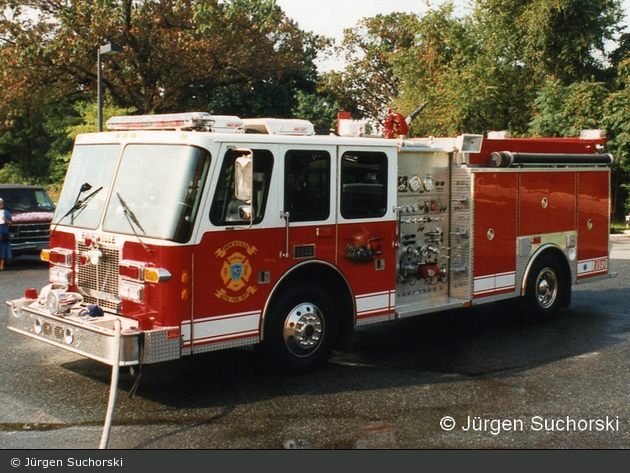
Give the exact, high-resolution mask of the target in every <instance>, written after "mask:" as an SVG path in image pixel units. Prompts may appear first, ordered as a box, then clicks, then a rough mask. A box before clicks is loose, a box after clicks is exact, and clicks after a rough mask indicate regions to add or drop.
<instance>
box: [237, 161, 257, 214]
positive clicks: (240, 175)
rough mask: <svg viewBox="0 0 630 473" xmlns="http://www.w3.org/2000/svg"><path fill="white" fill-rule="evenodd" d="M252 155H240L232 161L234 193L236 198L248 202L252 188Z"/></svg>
mask: <svg viewBox="0 0 630 473" xmlns="http://www.w3.org/2000/svg"><path fill="white" fill-rule="evenodd" d="M253 157H254V156H253V155H252V154H251V153H250V154H247V155H244V156H240V157H238V158H236V162H235V163H234V195H235V197H236V198H237V199H238V200H242V201H243V202H248V203H250V204H251V202H252V189H253V172H252V167H253ZM239 212H240V209H239Z"/></svg>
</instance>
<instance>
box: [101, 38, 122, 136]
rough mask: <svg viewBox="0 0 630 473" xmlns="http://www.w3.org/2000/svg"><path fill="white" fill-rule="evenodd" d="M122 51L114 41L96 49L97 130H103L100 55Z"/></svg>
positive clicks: (109, 54)
mask: <svg viewBox="0 0 630 473" xmlns="http://www.w3.org/2000/svg"><path fill="white" fill-rule="evenodd" d="M121 51H122V46H120V45H118V44H114V43H107V44H105V45H103V46H101V47H100V48H99V49H98V57H97V63H98V66H97V68H98V72H97V77H98V78H97V80H98V84H97V88H98V131H103V72H102V66H101V56H111V55H113V54H116V53H119V52H121Z"/></svg>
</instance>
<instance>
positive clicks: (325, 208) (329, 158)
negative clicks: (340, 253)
mask: <svg viewBox="0 0 630 473" xmlns="http://www.w3.org/2000/svg"><path fill="white" fill-rule="evenodd" d="M335 156H336V148H335V147H334V146H321V145H320V146H314V145H301V144H287V145H286V147H285V148H284V149H283V150H282V151H281V156H280V161H281V163H282V169H283V176H282V189H283V192H282V193H281V195H282V201H281V205H282V212H281V217H282V219H283V221H284V226H285V230H286V231H285V234H284V235H283V238H282V239H281V241H282V242H283V245H284V249H283V251H282V256H283V259H284V260H286V261H287V262H288V263H289V265H291V266H293V265H296V264H299V263H300V262H303V261H306V260H309V259H315V260H319V261H326V262H328V263H331V264H335V258H336V253H335V249H336V234H337V230H336V221H335V220H336V212H335V199H334V198H333V195H334V182H335V179H336V168H335V164H334V163H335Z"/></svg>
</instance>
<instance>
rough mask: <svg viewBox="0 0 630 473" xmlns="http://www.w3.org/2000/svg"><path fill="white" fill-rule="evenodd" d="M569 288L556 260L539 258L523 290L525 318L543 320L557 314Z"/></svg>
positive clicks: (544, 256)
mask: <svg viewBox="0 0 630 473" xmlns="http://www.w3.org/2000/svg"><path fill="white" fill-rule="evenodd" d="M570 290H571V288H570V286H569V285H568V283H567V278H566V277H565V274H564V270H563V268H562V266H561V265H560V264H559V262H558V259H557V258H555V257H553V256H552V255H549V254H543V255H541V256H539V257H538V258H537V259H536V261H534V264H533V265H532V267H531V270H530V272H529V276H528V278H527V286H526V288H525V302H526V307H525V310H526V312H525V318H526V319H527V320H533V321H537V320H544V319H548V318H550V317H552V316H553V315H554V314H556V313H557V312H558V310H559V309H560V307H562V306H563V305H565V304H564V301H565V300H566V298H567V297H568V294H569V291H570Z"/></svg>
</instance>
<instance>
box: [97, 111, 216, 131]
mask: <svg viewBox="0 0 630 473" xmlns="http://www.w3.org/2000/svg"><path fill="white" fill-rule="evenodd" d="M214 122H215V120H214V118H213V117H212V115H210V114H209V113H206V112H189V113H171V114H162V115H131V116H121V117H112V118H110V119H109V120H107V123H106V125H107V128H108V129H110V130H113V131H131V130H183V129H188V130H208V129H210V128H212V125H213V124H214Z"/></svg>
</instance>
